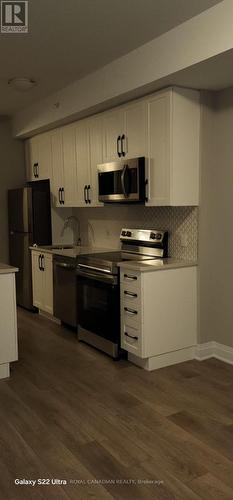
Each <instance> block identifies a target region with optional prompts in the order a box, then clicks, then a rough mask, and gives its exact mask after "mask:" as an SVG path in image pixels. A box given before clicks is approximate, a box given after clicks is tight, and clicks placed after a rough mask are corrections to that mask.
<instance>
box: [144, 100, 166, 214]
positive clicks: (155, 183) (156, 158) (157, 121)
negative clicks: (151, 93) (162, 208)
mask: <svg viewBox="0 0 233 500" xmlns="http://www.w3.org/2000/svg"><path fill="white" fill-rule="evenodd" d="M170 110H171V95H170V92H168V93H163V94H160V95H158V96H155V97H153V98H152V99H151V100H149V101H148V115H149V116H148V118H149V130H148V155H147V156H148V163H149V165H148V170H149V171H148V179H149V185H148V205H168V204H169V196H170V190H169V183H170Z"/></svg>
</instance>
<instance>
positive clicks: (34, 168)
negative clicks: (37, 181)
mask: <svg viewBox="0 0 233 500" xmlns="http://www.w3.org/2000/svg"><path fill="white" fill-rule="evenodd" d="M33 175H34V177H36V164H35V163H34V164H33Z"/></svg>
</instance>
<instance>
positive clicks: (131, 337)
mask: <svg viewBox="0 0 233 500" xmlns="http://www.w3.org/2000/svg"><path fill="white" fill-rule="evenodd" d="M125 335H126V337H129V338H130V339H133V340H138V337H137V336H135V337H134V336H133V335H129V334H128V333H127V332H125Z"/></svg>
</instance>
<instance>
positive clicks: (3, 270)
mask: <svg viewBox="0 0 233 500" xmlns="http://www.w3.org/2000/svg"><path fill="white" fill-rule="evenodd" d="M17 271H18V268H17V267H12V266H8V264H3V263H2V262H0V274H10V273H17Z"/></svg>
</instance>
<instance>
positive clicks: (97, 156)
mask: <svg viewBox="0 0 233 500" xmlns="http://www.w3.org/2000/svg"><path fill="white" fill-rule="evenodd" d="M89 134H90V135H89V140H90V169H91V172H90V174H91V180H90V186H91V189H90V191H89V199H90V200H91V206H103V203H100V202H99V200H98V170H97V166H98V165H99V164H101V163H102V162H103V121H102V118H99V117H98V118H95V119H92V120H89Z"/></svg>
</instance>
